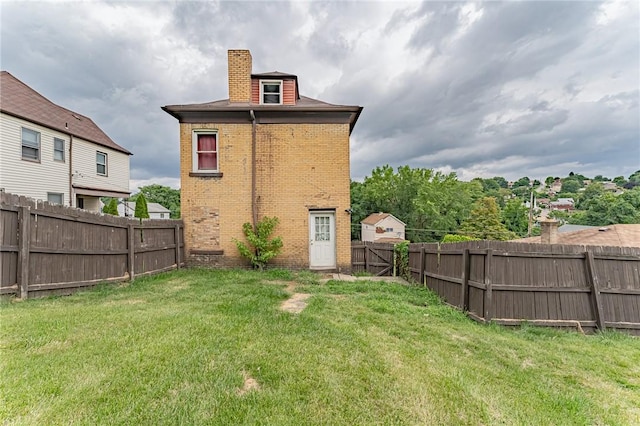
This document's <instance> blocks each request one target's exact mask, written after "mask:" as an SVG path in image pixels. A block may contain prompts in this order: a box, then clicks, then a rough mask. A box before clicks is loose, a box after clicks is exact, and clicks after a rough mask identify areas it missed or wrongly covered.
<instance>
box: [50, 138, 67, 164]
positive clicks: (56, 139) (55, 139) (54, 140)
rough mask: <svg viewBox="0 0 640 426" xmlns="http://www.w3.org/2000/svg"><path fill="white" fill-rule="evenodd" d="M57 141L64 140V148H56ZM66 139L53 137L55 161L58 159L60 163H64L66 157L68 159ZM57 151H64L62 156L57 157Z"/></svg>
mask: <svg viewBox="0 0 640 426" xmlns="http://www.w3.org/2000/svg"><path fill="white" fill-rule="evenodd" d="M57 142H62V150H59V149H56V143H57ZM65 146H66V143H65V140H64V139H60V138H56V137H54V138H53V161H58V162H60V163H64V162H65V159H66V157H67V156H66V154H65ZM56 152H61V153H62V158H56Z"/></svg>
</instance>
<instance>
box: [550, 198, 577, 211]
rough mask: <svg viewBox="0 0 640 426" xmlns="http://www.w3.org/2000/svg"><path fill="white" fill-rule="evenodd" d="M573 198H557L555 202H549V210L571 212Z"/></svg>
mask: <svg viewBox="0 0 640 426" xmlns="http://www.w3.org/2000/svg"><path fill="white" fill-rule="evenodd" d="M573 204H574V201H573V198H558V200H557V201H551V202H550V203H549V209H551V210H563V211H567V212H568V211H570V210H573Z"/></svg>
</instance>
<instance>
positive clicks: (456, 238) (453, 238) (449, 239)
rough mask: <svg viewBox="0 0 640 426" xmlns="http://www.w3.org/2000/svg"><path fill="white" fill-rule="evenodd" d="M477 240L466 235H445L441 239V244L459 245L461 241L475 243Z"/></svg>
mask: <svg viewBox="0 0 640 426" xmlns="http://www.w3.org/2000/svg"><path fill="white" fill-rule="evenodd" d="M477 240H478V239H477V238H473V237H469V236H468V235H455V234H447V235H445V236H444V238H442V242H443V243H460V242H463V241H477Z"/></svg>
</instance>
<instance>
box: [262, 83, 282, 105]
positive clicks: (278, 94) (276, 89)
mask: <svg viewBox="0 0 640 426" xmlns="http://www.w3.org/2000/svg"><path fill="white" fill-rule="evenodd" d="M260 103H263V104H278V105H279V104H282V80H260Z"/></svg>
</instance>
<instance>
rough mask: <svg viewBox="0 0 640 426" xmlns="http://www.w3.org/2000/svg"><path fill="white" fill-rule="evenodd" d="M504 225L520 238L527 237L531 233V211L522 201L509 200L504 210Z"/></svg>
mask: <svg viewBox="0 0 640 426" xmlns="http://www.w3.org/2000/svg"><path fill="white" fill-rule="evenodd" d="M502 223H504V225H505V226H506V227H507V229H508V230H509V231H511V232H514V233H515V234H517V235H518V236H519V237H525V236H526V235H527V233H528V232H529V209H527V207H526V206H525V205H524V203H523V202H522V200H520V199H517V198H516V199H513V200H509V201H508V202H507V203H506V204H505V206H504V209H503V210H502Z"/></svg>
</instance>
